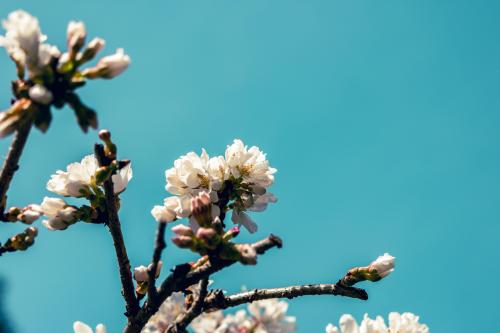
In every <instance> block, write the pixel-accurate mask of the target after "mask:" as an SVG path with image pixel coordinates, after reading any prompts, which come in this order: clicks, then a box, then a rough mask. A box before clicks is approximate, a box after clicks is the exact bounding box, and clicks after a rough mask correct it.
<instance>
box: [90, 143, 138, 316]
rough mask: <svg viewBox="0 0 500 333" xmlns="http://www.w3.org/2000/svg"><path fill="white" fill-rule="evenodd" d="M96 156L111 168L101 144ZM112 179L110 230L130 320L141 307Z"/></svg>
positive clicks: (106, 188) (107, 189) (106, 186)
mask: <svg viewBox="0 0 500 333" xmlns="http://www.w3.org/2000/svg"><path fill="white" fill-rule="evenodd" d="M95 155H96V158H97V160H98V161H99V166H109V164H110V163H111V161H110V160H109V159H108V158H107V157H106V155H105V153H104V147H103V146H102V145H100V144H96V145H95ZM111 178H112V177H109V179H108V180H106V181H105V182H104V184H103V186H104V192H105V196H106V211H107V215H108V216H107V217H108V228H109V232H110V233H111V236H112V237H113V243H114V246H115V252H116V259H117V261H118V266H119V270H120V279H121V283H122V295H123V298H124V299H125V303H126V312H125V315H126V316H127V317H128V318H129V319H130V318H132V316H134V315H135V314H136V313H137V312H138V311H139V309H140V307H139V301H138V299H137V297H136V296H135V288H134V282H133V280H132V272H131V270H130V261H129V259H128V255H127V249H126V248H125V242H124V240H123V234H122V229H121V225H120V218H119V217H118V208H117V198H116V196H115V193H114V190H113V181H112V179H111Z"/></svg>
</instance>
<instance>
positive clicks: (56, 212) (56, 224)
mask: <svg viewBox="0 0 500 333" xmlns="http://www.w3.org/2000/svg"><path fill="white" fill-rule="evenodd" d="M40 208H41V211H42V212H43V215H45V216H46V217H47V218H48V219H47V220H44V221H42V224H43V226H45V227H46V228H47V229H49V230H52V231H54V230H64V229H66V228H68V227H69V226H70V225H72V224H73V223H75V222H76V221H77V209H76V208H75V207H73V206H69V205H68V204H67V203H66V202H65V201H64V200H63V199H60V198H49V197H45V198H44V199H43V202H42V204H41V206H40Z"/></svg>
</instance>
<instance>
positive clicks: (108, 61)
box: [82, 49, 130, 79]
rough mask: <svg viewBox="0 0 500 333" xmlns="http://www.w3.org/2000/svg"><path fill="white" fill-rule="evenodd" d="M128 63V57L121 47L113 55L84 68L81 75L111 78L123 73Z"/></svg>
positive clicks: (92, 77)
mask: <svg viewBox="0 0 500 333" xmlns="http://www.w3.org/2000/svg"><path fill="white" fill-rule="evenodd" d="M129 65H130V57H129V56H128V55H126V54H125V52H124V50H123V49H117V50H116V53H115V54H113V55H109V56H106V57H104V58H102V59H101V60H99V62H98V63H97V66H95V67H93V68H88V69H85V70H84V71H83V72H82V75H83V76H84V77H86V78H89V79H97V78H102V79H112V78H114V77H116V76H118V75H120V74H121V73H123V72H124V71H125V70H126V69H127V67H128V66H129Z"/></svg>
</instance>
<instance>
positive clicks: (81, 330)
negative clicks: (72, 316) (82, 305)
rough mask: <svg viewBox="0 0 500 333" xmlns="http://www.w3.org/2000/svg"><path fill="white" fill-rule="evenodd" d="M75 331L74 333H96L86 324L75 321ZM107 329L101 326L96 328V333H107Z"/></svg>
mask: <svg viewBox="0 0 500 333" xmlns="http://www.w3.org/2000/svg"><path fill="white" fill-rule="evenodd" d="M73 330H74V333H94V331H93V330H92V328H91V327H90V326H89V325H87V324H85V323H82V322H81V321H75V322H74V323H73ZM106 332H107V331H106V327H105V326H104V325H103V324H99V325H97V326H96V328H95V333H106Z"/></svg>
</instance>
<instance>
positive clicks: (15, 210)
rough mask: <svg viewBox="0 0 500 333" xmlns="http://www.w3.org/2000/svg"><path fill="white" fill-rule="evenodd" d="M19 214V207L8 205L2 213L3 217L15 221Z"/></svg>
mask: <svg viewBox="0 0 500 333" xmlns="http://www.w3.org/2000/svg"><path fill="white" fill-rule="evenodd" d="M19 214H21V208H19V207H10V208H9V209H8V210H7V212H6V213H5V214H4V219H5V220H6V221H9V222H16V221H17V216H18V215H19Z"/></svg>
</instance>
